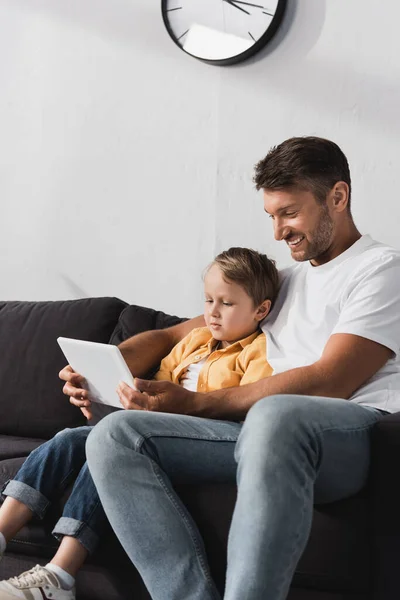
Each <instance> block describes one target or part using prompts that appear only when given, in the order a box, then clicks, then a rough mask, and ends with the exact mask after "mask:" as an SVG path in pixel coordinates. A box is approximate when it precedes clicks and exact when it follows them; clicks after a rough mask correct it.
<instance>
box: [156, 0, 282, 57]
mask: <svg viewBox="0 0 400 600" xmlns="http://www.w3.org/2000/svg"><path fill="white" fill-rule="evenodd" d="M168 1H169V0H161V14H162V18H163V21H164V26H165V28H166V30H167V32H168V35H169V36H170V38H171V39H172V41H173V42H174V43H175V45H176V46H178V48H179V49H180V50H182V52H184V53H185V54H187V55H188V56H191V57H192V58H195V59H196V60H200V61H201V62H204V63H207V64H209V65H217V66H230V65H235V64H237V63H239V62H243V61H245V60H247V59H248V58H251V57H252V56H254V54H257V52H259V51H260V50H261V49H262V48H264V46H266V45H267V44H268V42H269V41H270V40H271V39H272V38H273V37H274V35H275V33H276V32H277V30H278V27H279V25H280V24H281V22H282V20H283V17H284V14H285V10H286V6H287V0H278V4H277V6H276V11H275V14H274V16H273V18H272V21H271V22H270V24H269V26H268V28H267V30H266V31H265V33H263V35H262V36H261V37H260V39H258V40H257V41H256V43H255V44H253V45H252V46H250V48H248V49H247V50H245V51H244V52H241V53H240V54H235V56H230V57H229V58H221V59H216V60H211V59H208V58H201V57H200V56H196V55H195V54H191V53H190V52H188V51H187V50H185V49H184V48H183V47H182V46H181V45H180V44H179V42H178V40H177V38H176V37H175V35H174V33H173V31H172V29H171V27H170V24H169V21H168V17H167V11H166V4H167V2H168Z"/></svg>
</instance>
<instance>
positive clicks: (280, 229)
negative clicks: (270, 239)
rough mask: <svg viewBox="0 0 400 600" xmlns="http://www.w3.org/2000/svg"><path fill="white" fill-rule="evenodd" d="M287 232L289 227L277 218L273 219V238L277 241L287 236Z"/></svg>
mask: <svg viewBox="0 0 400 600" xmlns="http://www.w3.org/2000/svg"><path fill="white" fill-rule="evenodd" d="M288 233H289V227H287V225H285V224H284V223H283V222H282V221H280V220H279V219H275V220H274V238H275V239H276V240H277V241H278V242H279V241H280V240H283V239H285V238H286V237H287V235H288Z"/></svg>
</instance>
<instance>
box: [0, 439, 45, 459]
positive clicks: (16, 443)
mask: <svg viewBox="0 0 400 600" xmlns="http://www.w3.org/2000/svg"><path fill="white" fill-rule="evenodd" d="M44 441H45V440H38V439H32V438H26V437H18V436H15V435H0V461H3V460H7V459H9V458H18V457H24V456H28V454H29V453H30V452H32V450H35V448H37V447H38V446H40V444H43V442H44Z"/></svg>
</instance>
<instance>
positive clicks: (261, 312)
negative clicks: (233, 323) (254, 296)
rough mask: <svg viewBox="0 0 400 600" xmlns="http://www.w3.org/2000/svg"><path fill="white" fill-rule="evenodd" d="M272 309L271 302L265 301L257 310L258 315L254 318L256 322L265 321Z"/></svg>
mask: <svg viewBox="0 0 400 600" xmlns="http://www.w3.org/2000/svg"><path fill="white" fill-rule="evenodd" d="M270 309H271V300H264V302H263V303H262V304H260V306H259V307H258V308H257V310H256V314H255V317H254V318H255V320H256V321H258V322H260V321H262V320H263V319H265V317H266V316H267V314H268V313H269V311H270Z"/></svg>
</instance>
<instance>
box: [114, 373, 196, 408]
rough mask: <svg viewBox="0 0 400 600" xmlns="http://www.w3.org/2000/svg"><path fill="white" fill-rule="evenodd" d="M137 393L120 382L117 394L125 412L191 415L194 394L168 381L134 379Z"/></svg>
mask: <svg viewBox="0 0 400 600" xmlns="http://www.w3.org/2000/svg"><path fill="white" fill-rule="evenodd" d="M135 385H136V387H137V388H138V390H140V391H138V392H136V391H135V390H133V389H132V388H131V387H130V386H129V385H127V384H126V383H124V382H122V381H121V383H120V384H119V385H118V388H117V393H118V396H119V398H120V400H121V404H122V406H123V407H124V408H125V409H126V410H151V411H155V412H166V413H177V414H181V415H187V414H191V410H190V409H191V405H192V406H193V404H192V399H193V398H194V396H195V393H194V392H189V391H188V390H186V389H185V388H183V387H182V386H180V385H177V384H176V383H171V382H170V381H146V380H145V379H138V378H136V379H135Z"/></svg>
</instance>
